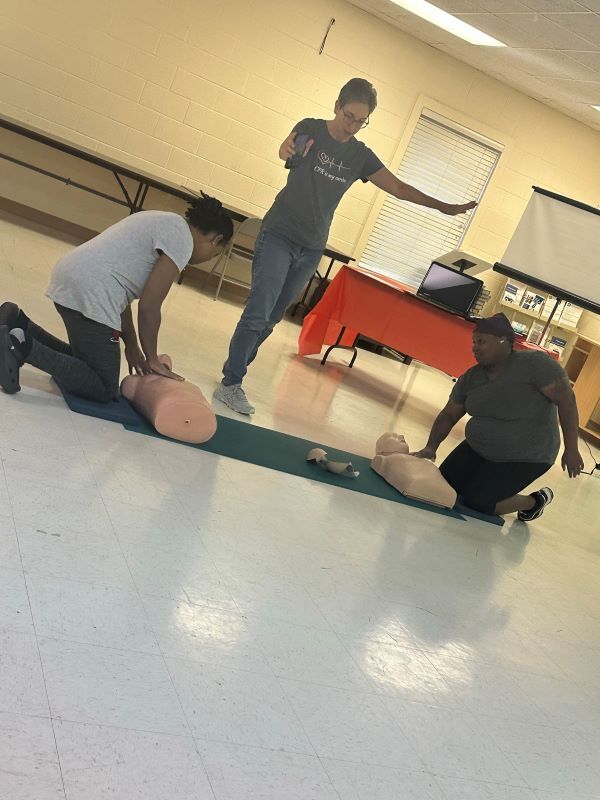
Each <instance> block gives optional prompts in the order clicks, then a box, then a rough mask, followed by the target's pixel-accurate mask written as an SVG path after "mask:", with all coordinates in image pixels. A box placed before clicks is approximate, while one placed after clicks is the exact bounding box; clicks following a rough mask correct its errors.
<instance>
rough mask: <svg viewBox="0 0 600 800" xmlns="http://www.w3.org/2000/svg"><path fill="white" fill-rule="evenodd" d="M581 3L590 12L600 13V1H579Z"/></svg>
mask: <svg viewBox="0 0 600 800" xmlns="http://www.w3.org/2000/svg"><path fill="white" fill-rule="evenodd" d="M579 2H580V3H581V5H582V6H583V7H584V8H587V9H589V10H590V11H600V0H579Z"/></svg>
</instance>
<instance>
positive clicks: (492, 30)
mask: <svg viewBox="0 0 600 800" xmlns="http://www.w3.org/2000/svg"><path fill="white" fill-rule="evenodd" d="M456 16H458V17H459V19H462V20H464V21H465V22H468V23H469V25H473V26H474V27H475V28H479V30H480V31H484V32H485V33H488V34H489V35H490V36H493V37H495V38H496V39H499V40H500V41H501V42H504V44H506V45H508V46H509V47H544V46H545V43H544V42H542V41H541V40H539V39H538V38H537V37H536V36H535V35H534V34H533V33H532V32H531V31H529V32H527V33H525V32H524V31H522V30H520V29H519V28H517V27H515V25H514V24H513V20H512V19H511V20H510V21H509V18H510V17H509V15H508V14H507V15H502V16H500V15H498V14H457V15H456ZM522 16H527V15H522V14H514V15H513V17H514V18H515V19H518V18H520V17H522ZM572 49H573V50H576V49H577V47H576V46H575V47H573V48H572ZM580 49H583V48H580Z"/></svg>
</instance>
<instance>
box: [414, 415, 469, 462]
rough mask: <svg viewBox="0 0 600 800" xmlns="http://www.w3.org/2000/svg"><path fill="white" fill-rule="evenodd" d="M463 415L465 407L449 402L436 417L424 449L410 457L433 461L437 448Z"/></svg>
mask: <svg viewBox="0 0 600 800" xmlns="http://www.w3.org/2000/svg"><path fill="white" fill-rule="evenodd" d="M465 414H466V411H465V407H464V406H463V405H462V403H453V402H452V400H450V401H449V402H448V403H447V404H446V405H445V406H444V408H442V410H441V411H440V413H439V414H438V415H437V417H436V419H435V422H434V423H433V426H432V428H431V432H430V434H429V439H427V444H426V445H425V447H424V448H423V449H422V450H418V451H417V452H416V453H412V455H413V456H417V458H429V459H431V460H432V461H435V457H436V455H437V449H438V447H439V446H440V445H441V443H442V442H443V441H444V439H446V437H447V436H448V434H449V433H450V431H451V430H452V428H453V427H454V426H455V425H456V423H457V422H458V420H459V419H461V417H464V415H465Z"/></svg>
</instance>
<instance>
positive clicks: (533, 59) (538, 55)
mask: <svg viewBox="0 0 600 800" xmlns="http://www.w3.org/2000/svg"><path fill="white" fill-rule="evenodd" d="M510 53H511V56H512V58H513V59H514V62H515V63H519V64H520V65H521V68H522V70H523V72H525V73H526V74H527V75H534V76H535V77H537V78H547V77H550V78H552V77H554V78H571V79H573V80H583V81H586V80H587V81H593V80H595V79H596V75H597V73H596V71H594V70H593V69H591V68H590V67H586V66H585V65H584V64H581V63H579V62H578V61H574V60H573V59H572V58H569V56H568V55H566V54H565V53H564V52H562V51H561V50H511V51H510Z"/></svg>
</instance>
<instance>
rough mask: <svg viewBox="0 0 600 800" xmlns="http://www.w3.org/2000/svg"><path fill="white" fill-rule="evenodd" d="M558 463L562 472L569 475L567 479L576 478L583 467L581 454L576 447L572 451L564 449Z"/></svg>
mask: <svg viewBox="0 0 600 800" xmlns="http://www.w3.org/2000/svg"><path fill="white" fill-rule="evenodd" d="M560 463H561V466H562V468H563V470H565V471H566V472H568V473H569V478H576V477H577V476H578V475H579V474H580V473H581V470H582V469H583V468H584V466H585V465H584V463H583V458H582V457H581V453H580V452H579V450H578V449H577V448H576V447H575V448H573V449H572V450H567V449H566V448H565V452H564V453H563V456H562V458H561V460H560Z"/></svg>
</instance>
